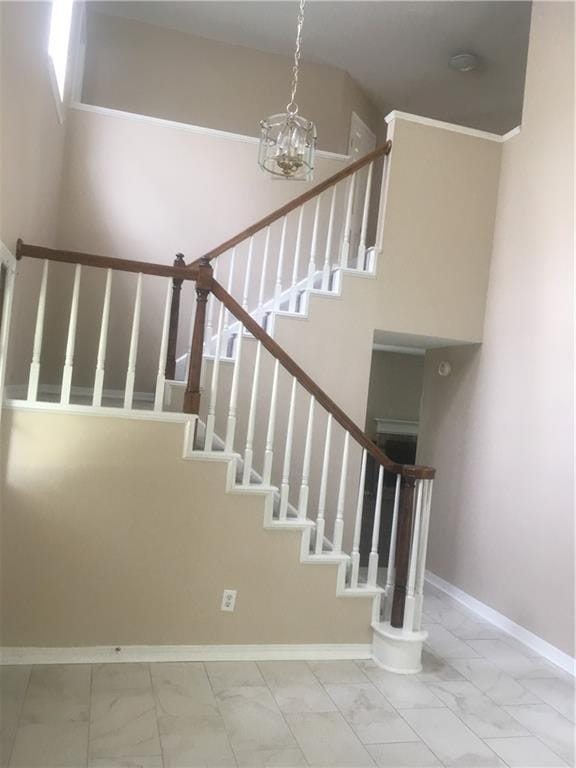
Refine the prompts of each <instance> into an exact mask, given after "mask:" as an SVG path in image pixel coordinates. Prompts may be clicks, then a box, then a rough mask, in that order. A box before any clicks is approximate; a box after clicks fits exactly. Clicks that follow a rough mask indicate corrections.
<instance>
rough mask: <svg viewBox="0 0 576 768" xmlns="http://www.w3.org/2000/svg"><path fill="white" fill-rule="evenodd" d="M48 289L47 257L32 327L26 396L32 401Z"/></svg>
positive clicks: (38, 375)
mask: <svg viewBox="0 0 576 768" xmlns="http://www.w3.org/2000/svg"><path fill="white" fill-rule="evenodd" d="M47 289H48V259H44V264H43V265H42V280H41V282H40V293H39V294H38V307H37V309H36V326H35V328H34V343H33V347H32V362H31V363H30V375H29V377H28V397H27V399H28V400H30V401H32V402H34V401H35V400H37V399H38V382H39V380H40V357H41V354H42V337H43V335H44V315H45V314H46V293H47Z"/></svg>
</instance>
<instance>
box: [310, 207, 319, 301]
mask: <svg viewBox="0 0 576 768" xmlns="http://www.w3.org/2000/svg"><path fill="white" fill-rule="evenodd" d="M321 200H322V195H318V197H317V198H316V205H315V207H314V222H313V224H312V239H311V241H310V261H309V262H308V290H309V291H310V290H312V288H314V275H315V274H316V257H317V255H318V226H319V224H320V203H321Z"/></svg>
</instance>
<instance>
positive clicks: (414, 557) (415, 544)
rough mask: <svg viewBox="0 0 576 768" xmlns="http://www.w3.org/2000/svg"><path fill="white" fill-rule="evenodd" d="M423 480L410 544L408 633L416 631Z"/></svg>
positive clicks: (419, 484) (405, 619)
mask: <svg viewBox="0 0 576 768" xmlns="http://www.w3.org/2000/svg"><path fill="white" fill-rule="evenodd" d="M422 483H423V481H422V480H417V481H416V484H417V488H416V504H415V508H414V526H413V528H412V541H411V543H410V562H409V566H408V581H407V584H406V602H405V608H404V628H405V629H407V630H408V631H412V630H413V629H414V609H415V607H416V606H415V596H414V591H415V586H416V568H417V565H418V554H419V552H420V526H421V522H422V491H423V487H422Z"/></svg>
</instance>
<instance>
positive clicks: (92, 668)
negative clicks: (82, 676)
mask: <svg viewBox="0 0 576 768" xmlns="http://www.w3.org/2000/svg"><path fill="white" fill-rule="evenodd" d="M93 680H94V664H90V687H89V693H88V738H87V741H86V766H87V768H89V766H90V732H91V730H92V691H93Z"/></svg>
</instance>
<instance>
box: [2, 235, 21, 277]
mask: <svg viewBox="0 0 576 768" xmlns="http://www.w3.org/2000/svg"><path fill="white" fill-rule="evenodd" d="M0 263H2V264H5V265H6V266H7V267H8V269H10V270H12V272H14V271H15V270H16V264H17V263H18V262H17V261H16V257H15V256H14V254H13V253H12V251H11V250H10V248H8V246H7V245H6V244H5V243H4V242H3V241H2V240H0Z"/></svg>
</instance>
